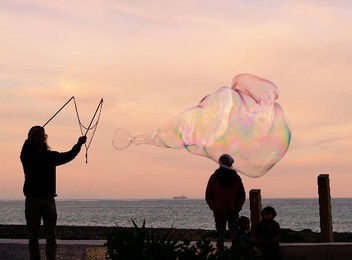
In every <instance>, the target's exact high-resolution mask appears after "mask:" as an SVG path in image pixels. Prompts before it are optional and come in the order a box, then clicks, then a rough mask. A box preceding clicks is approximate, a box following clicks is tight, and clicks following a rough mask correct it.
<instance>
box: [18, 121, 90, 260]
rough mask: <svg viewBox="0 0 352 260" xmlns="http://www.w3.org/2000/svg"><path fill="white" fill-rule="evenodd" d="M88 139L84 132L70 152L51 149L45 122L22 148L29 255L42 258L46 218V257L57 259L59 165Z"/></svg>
mask: <svg viewBox="0 0 352 260" xmlns="http://www.w3.org/2000/svg"><path fill="white" fill-rule="evenodd" d="M86 141H87V137H86V136H81V137H79V139H78V142H77V143H76V144H75V145H74V146H73V147H72V149H71V150H69V151H67V152H62V153H61V152H56V151H51V150H50V149H49V146H48V144H47V135H46V134H45V131H44V128H43V127H42V126H33V127H32V128H31V129H30V130H29V132H28V138H27V140H26V141H25V142H24V144H23V147H22V151H21V156H20V158H21V162H22V166H23V170H24V175H25V180H24V186H23V193H24V195H25V197H26V201H25V215H26V225H27V231H28V237H29V255H30V259H35V260H36V259H40V251H39V230H40V222H41V219H42V218H43V225H44V232H45V237H46V256H47V259H56V247H57V244H56V220H57V213H56V203H55V197H56V196H57V195H56V166H59V165H62V164H65V163H68V162H69V161H71V160H73V159H74V158H75V157H76V156H77V155H78V153H79V152H80V150H81V146H82V145H83V144H84V143H85V142H86Z"/></svg>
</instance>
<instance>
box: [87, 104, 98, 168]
mask: <svg viewBox="0 0 352 260" xmlns="http://www.w3.org/2000/svg"><path fill="white" fill-rule="evenodd" d="M102 108H103V99H101V100H100V102H99V104H98V107H97V109H96V110H95V113H94V115H93V117H92V120H91V121H90V123H89V126H88V128H87V130H86V133H85V134H84V135H85V136H86V135H87V133H88V131H89V130H90V129H93V128H94V130H93V134H92V137H91V138H90V141H89V143H88V145H87V144H85V146H86V163H88V149H89V146H90V144H91V143H92V140H93V137H94V134H95V131H96V129H97V126H98V122H99V119H100V115H101V110H102ZM98 110H99V115H98V118H97V122H96V124H95V125H94V126H93V127H92V128H90V127H91V125H92V123H93V120H94V118H95V116H96V115H97V112H98Z"/></svg>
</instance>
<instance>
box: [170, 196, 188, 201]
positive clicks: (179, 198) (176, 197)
mask: <svg viewBox="0 0 352 260" xmlns="http://www.w3.org/2000/svg"><path fill="white" fill-rule="evenodd" d="M173 199H174V200H186V199H187V197H186V196H175V197H173Z"/></svg>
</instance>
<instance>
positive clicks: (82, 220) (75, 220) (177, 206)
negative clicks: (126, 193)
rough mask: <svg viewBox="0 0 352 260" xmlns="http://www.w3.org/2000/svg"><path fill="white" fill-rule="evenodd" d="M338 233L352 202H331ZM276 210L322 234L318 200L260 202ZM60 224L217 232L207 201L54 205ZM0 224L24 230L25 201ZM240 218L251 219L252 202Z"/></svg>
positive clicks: (0, 214)
mask: <svg viewBox="0 0 352 260" xmlns="http://www.w3.org/2000/svg"><path fill="white" fill-rule="evenodd" d="M331 203H332V220H333V230H334V231H335V232H352V217H351V213H352V198H332V199H331ZM265 206H272V207H274V208H275V210H276V211H277V217H276V220H277V221H278V222H279V224H280V226H281V228H287V229H292V230H294V231H301V230H305V229H309V230H311V231H314V232H320V220H319V202H318V198H309V199H262V207H265ZM56 207H57V212H58V225H66V226H120V227H132V226H133V223H132V220H133V221H134V222H135V223H136V224H137V226H141V225H142V224H143V221H144V220H145V225H146V227H153V228H171V227H173V228H177V229H204V230H215V226H214V218H213V215H212V212H211V211H210V209H209V208H208V206H207V204H206V202H205V201H204V199H138V200H136V199H134V200H95V199H90V200H62V199H57V200H56ZM0 209H1V211H0V224H3V225H10V224H14V225H25V217H24V200H0ZM240 215H244V216H248V217H250V211H249V201H248V200H247V201H246V203H245V204H244V207H243V209H242V211H241V212H240Z"/></svg>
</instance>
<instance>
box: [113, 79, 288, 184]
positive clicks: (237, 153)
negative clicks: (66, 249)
mask: <svg viewBox="0 0 352 260" xmlns="http://www.w3.org/2000/svg"><path fill="white" fill-rule="evenodd" d="M278 97H279V95H278V91H277V87H276V86H275V85H274V84H273V83H272V82H270V81H268V80H265V79H262V78H259V77H257V76H255V75H251V74H240V75H237V76H236V77H234V79H233V81H232V86H231V87H222V88H220V89H218V90H217V91H216V92H214V93H212V94H210V95H208V96H206V97H204V98H203V99H202V100H201V101H200V103H199V104H198V105H197V106H194V107H190V108H187V109H186V110H185V111H183V112H182V113H181V114H179V115H178V116H176V117H175V118H173V119H172V120H171V121H170V122H168V123H167V124H165V125H163V126H161V127H160V128H159V129H157V130H156V131H155V132H154V133H153V134H149V135H139V136H135V137H132V136H131V134H129V132H128V131H127V130H124V129H116V130H115V137H114V140H113V145H114V147H115V148H116V149H125V148H127V147H128V146H129V145H130V143H134V144H151V145H156V146H160V147H166V148H174V149H180V148H185V149H186V150H188V151H189V152H191V153H193V154H196V155H200V156H204V157H207V158H209V159H212V160H213V161H215V162H216V163H218V159H219V157H220V156H221V155H222V154H224V153H227V154H230V155H231V156H232V157H233V158H234V160H235V163H234V165H233V168H235V169H236V170H237V171H239V172H241V173H243V174H244V175H247V176H249V177H253V178H255V177H260V176H262V175H264V174H265V173H267V172H268V171H269V170H270V169H271V168H272V167H273V166H274V165H275V164H276V163H277V162H278V161H279V160H281V159H282V157H283V156H284V155H285V154H286V152H287V150H288V147H289V145H290V140H291V131H290V129H289V126H288V124H287V121H286V119H285V115H284V112H283V109H282V108H281V106H280V105H279V104H278V103H277V102H276V99H277V98H278Z"/></svg>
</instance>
